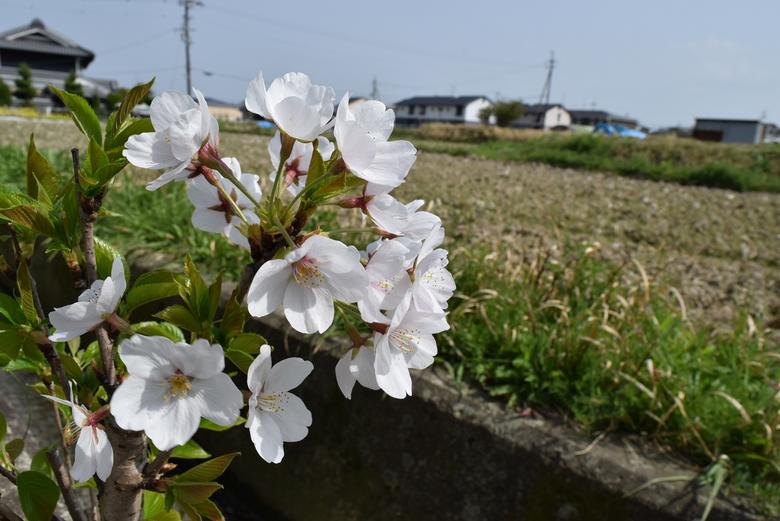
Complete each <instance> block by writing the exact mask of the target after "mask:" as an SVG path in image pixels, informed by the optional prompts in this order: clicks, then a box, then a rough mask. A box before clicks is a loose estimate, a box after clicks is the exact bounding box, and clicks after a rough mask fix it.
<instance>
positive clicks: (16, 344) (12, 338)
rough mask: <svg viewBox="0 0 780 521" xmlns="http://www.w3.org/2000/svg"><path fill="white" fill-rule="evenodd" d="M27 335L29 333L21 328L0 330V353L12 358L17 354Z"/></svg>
mask: <svg viewBox="0 0 780 521" xmlns="http://www.w3.org/2000/svg"><path fill="white" fill-rule="evenodd" d="M28 337H29V333H28V332H27V331H24V330H23V329H21V328H12V329H5V330H3V331H0V354H2V355H5V356H7V357H8V358H9V359H11V360H13V359H14V358H16V357H17V356H18V355H19V349H20V348H21V347H22V344H24V343H25V342H26V341H27V339H28Z"/></svg>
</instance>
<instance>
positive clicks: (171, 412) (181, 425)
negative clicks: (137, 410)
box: [144, 396, 200, 450]
mask: <svg viewBox="0 0 780 521" xmlns="http://www.w3.org/2000/svg"><path fill="white" fill-rule="evenodd" d="M163 403H164V402H163ZM166 405H167V406H166V407H164V408H161V409H157V410H155V411H154V412H153V413H152V414H151V415H150V417H149V422H148V424H147V425H146V426H145V428H144V432H145V433H146V435H147V436H148V437H149V439H150V440H152V442H153V443H154V445H155V447H157V448H158V449H160V450H170V449H172V448H174V447H177V446H179V445H184V444H185V443H187V442H188V441H190V439H191V438H192V436H193V435H195V432H196V431H197V430H198V426H199V425H200V405H199V404H198V402H197V400H195V399H193V398H191V397H189V396H187V397H184V398H172V399H170V400H169V401H168V402H167V404H166Z"/></svg>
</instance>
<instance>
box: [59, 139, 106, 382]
mask: <svg viewBox="0 0 780 521" xmlns="http://www.w3.org/2000/svg"><path fill="white" fill-rule="evenodd" d="M70 154H71V159H72V160H73V176H74V178H75V182H76V191H77V194H78V196H79V207H80V209H81V210H80V215H81V224H82V226H83V230H82V235H81V250H82V252H83V253H84V264H85V266H84V267H85V270H84V275H85V276H86V279H87V287H89V286H92V283H94V282H95V280H97V276H98V274H97V257H96V255H95V221H96V220H97V214H98V210H100V205H101V204H102V203H103V196H102V195H98V196H96V197H85V196H84V194H83V193H82V191H81V184H80V183H79V169H80V162H79V150H78V149H77V148H72V149H71V150H70ZM95 336H96V337H97V341H98V346H100V358H101V360H102V361H103V372H104V374H105V378H106V382H107V384H108V389H107V390H108V391H109V392H110V391H113V389H114V387H116V367H115V366H114V347H113V343H112V342H111V337H109V336H108V331H107V330H106V328H105V326H104V325H103V324H101V325H99V326H98V327H97V328H96V329H95Z"/></svg>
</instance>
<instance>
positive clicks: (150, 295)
mask: <svg viewBox="0 0 780 521" xmlns="http://www.w3.org/2000/svg"><path fill="white" fill-rule="evenodd" d="M181 279H182V277H181V275H178V274H175V273H173V272H170V271H164V270H162V271H151V272H149V273H144V274H143V275H141V276H140V277H138V279H136V281H135V284H133V287H132V288H130V291H128V292H127V296H126V297H125V312H126V313H127V314H128V315H129V314H130V313H132V312H133V311H134V310H135V309H136V308H138V307H140V306H143V305H144V304H148V303H150V302H154V301H156V300H161V299H165V298H170V297H175V296H176V295H178V294H179V284H180V281H181Z"/></svg>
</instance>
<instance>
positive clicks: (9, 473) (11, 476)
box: [0, 465, 16, 485]
mask: <svg viewBox="0 0 780 521" xmlns="http://www.w3.org/2000/svg"><path fill="white" fill-rule="evenodd" d="M0 476H3V477H4V478H5V479H7V480H8V481H10V482H11V483H13V484H14V485H16V474H15V473H14V471H13V470H8V469H7V468H5V467H3V466H2V465H0Z"/></svg>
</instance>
